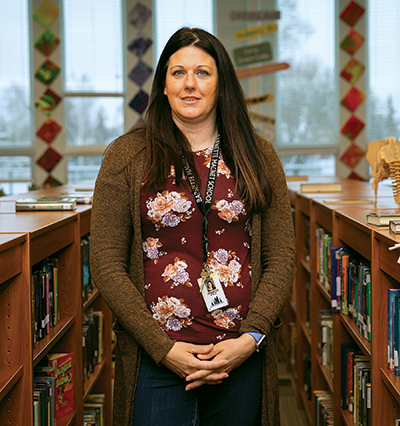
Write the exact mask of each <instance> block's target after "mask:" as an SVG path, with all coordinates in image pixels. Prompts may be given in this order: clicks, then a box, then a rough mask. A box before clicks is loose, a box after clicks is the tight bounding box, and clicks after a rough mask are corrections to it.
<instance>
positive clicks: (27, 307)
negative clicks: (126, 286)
mask: <svg viewBox="0 0 400 426" xmlns="http://www.w3.org/2000/svg"><path fill="white" fill-rule="evenodd" d="M69 190H71V187H58V188H52V189H51V190H49V192H51V193H61V192H62V191H69ZM35 192H36V193H37V195H41V194H43V193H46V192H47V191H35ZM30 195H32V194H31V193H30ZM5 198H8V199H10V198H12V197H5ZM90 213H91V206H90V205H79V206H78V207H77V209H76V211H75V212H29V213H22V212H19V213H1V214H0V302H1V306H2V309H1V310H0V317H1V320H0V418H1V419H2V421H3V420H7V422H6V423H5V424H12V425H21V426H25V425H28V424H29V425H31V424H33V408H32V406H33V370H34V368H35V366H37V365H38V364H39V363H40V362H41V361H42V360H44V359H45V357H46V355H47V354H49V353H51V352H73V353H74V409H75V410H74V412H73V413H71V414H68V415H66V416H64V417H61V418H59V419H58V420H57V421H56V425H57V426H69V425H76V426H81V425H83V404H84V401H85V399H86V398H87V396H88V395H89V394H90V393H102V394H105V401H106V406H105V422H104V424H105V426H111V419H112V373H111V321H112V316H111V312H110V310H109V309H108V307H107V306H106V304H105V302H104V300H103V299H102V297H101V295H100V293H99V292H98V290H97V289H96V288H94V290H93V291H92V293H91V294H90V295H89V297H88V299H87V300H85V301H84V300H83V297H82V279H83V277H82V275H83V273H82V267H81V238H82V237H83V236H84V235H87V234H89V232H90ZM48 257H56V258H57V259H58V296H59V308H60V312H61V317H60V321H59V322H58V324H57V325H55V326H54V327H52V328H50V332H49V334H48V335H47V336H45V338H44V339H41V340H39V341H38V342H36V344H34V342H33V332H32V327H33V325H32V323H33V316H32V314H33V312H32V301H31V271H32V267H34V266H35V265H37V264H39V263H40V262H43V260H44V259H46V258H48ZM3 306H6V309H5V310H4V309H3ZM91 308H93V310H95V311H102V312H103V315H104V353H103V359H102V361H101V362H100V363H99V364H97V365H96V366H95V368H94V371H93V373H92V374H90V377H89V378H88V379H87V380H85V382H84V380H83V368H82V363H83V355H82V316H83V315H84V313H85V312H86V311H87V310H89V309H91Z"/></svg>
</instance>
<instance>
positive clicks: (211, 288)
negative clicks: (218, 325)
mask: <svg viewBox="0 0 400 426" xmlns="http://www.w3.org/2000/svg"><path fill="white" fill-rule="evenodd" d="M197 283H198V284H199V287H200V291H201V295H202V296H203V299H204V303H205V304H206V306H207V310H208V312H212V311H214V310H215V309H219V308H223V307H225V306H228V300H227V298H226V296H225V293H224V290H223V288H222V285H221V282H220V281H219V278H218V275H217V274H211V275H210V276H208V277H207V278H205V279H204V283H203V278H199V279H198V280H197Z"/></svg>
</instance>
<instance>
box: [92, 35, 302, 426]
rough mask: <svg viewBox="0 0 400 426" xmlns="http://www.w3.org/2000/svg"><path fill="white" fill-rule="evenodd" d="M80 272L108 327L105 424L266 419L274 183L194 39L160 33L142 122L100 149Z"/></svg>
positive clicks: (226, 88)
mask: <svg viewBox="0 0 400 426" xmlns="http://www.w3.org/2000/svg"><path fill="white" fill-rule="evenodd" d="M91 272H92V276H93V279H94V281H95V283H96V285H97V286H98V288H99V290H100V292H101V293H102V295H103V297H104V299H105V300H106V302H107V304H108V305H109V306H110V308H111V310H112V312H113V313H114V315H115V318H116V323H115V327H114V329H115V332H116V334H117V349H116V372H115V398H114V425H124V426H128V425H129V426H130V425H134V426H137V425H143V424H146V425H150V426H152V425H159V424H163V425H174V426H181V425H201V426H210V425H214V424H215V425H217V424H218V425H225V424H230V425H246V426H251V425H259V424H262V425H271V426H272V425H278V424H279V396H278V377H277V357H276V337H277V332H278V328H279V326H280V319H279V317H278V315H279V312H280V310H281V308H282V305H283V303H284V301H285V300H286V298H287V295H288V292H289V289H290V286H291V283H292V279H293V274H294V238H293V227H292V219H291V213H290V204H289V199H288V193H287V187H286V181H285V176H284V173H283V170H282V167H281V164H280V161H279V159H278V157H277V155H276V153H275V151H274V149H273V148H272V146H271V144H270V143H268V142H267V141H265V140H264V139H262V138H261V137H259V136H257V135H256V134H255V133H254V131H253V128H252V125H251V122H250V120H249V117H248V114H247V108H246V103H245V100H244V96H243V93H242V90H241V87H240V84H239V82H238V79H237V77H236V74H235V71H234V67H233V65H232V62H231V60H230V58H229V55H228V54H227V52H226V51H225V49H224V47H223V46H222V44H221V43H220V42H219V41H218V40H217V39H216V38H215V37H214V36H212V35H211V34H209V33H207V32H206V31H203V30H200V29H189V28H182V29H180V30H178V31H177V32H176V33H175V34H174V35H173V36H172V37H171V38H170V40H169V41H168V43H167V44H166V46H165V48H164V50H163V52H162V54H161V57H160V60H159V63H158V66H157V69H156V72H155V76H154V81H153V87H152V92H151V97H150V102H149V107H148V110H147V113H146V116H145V120H144V124H143V125H142V126H141V127H140V128H138V129H135V130H133V131H131V132H129V133H128V134H126V135H124V136H122V137H120V138H118V139H117V140H116V141H115V142H114V143H113V144H112V145H111V146H110V147H109V148H108V150H107V152H106V155H105V157H104V161H103V164H102V167H101V170H100V173H99V175H98V178H97V181H96V187H95V194H94V201H93V210H92V229H91ZM264 346H265V347H264ZM263 347H264V348H263ZM210 385H214V386H210Z"/></svg>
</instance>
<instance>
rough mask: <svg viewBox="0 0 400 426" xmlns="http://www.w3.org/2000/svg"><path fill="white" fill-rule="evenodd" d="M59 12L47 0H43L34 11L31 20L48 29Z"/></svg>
mask: <svg viewBox="0 0 400 426" xmlns="http://www.w3.org/2000/svg"><path fill="white" fill-rule="evenodd" d="M59 12H60V10H59V8H58V7H57V6H55V5H54V4H53V3H51V2H50V1H48V0H43V1H42V3H41V4H40V6H39V7H38V8H37V9H36V11H35V12H34V14H33V15H32V18H33V20H34V21H36V22H38V23H39V24H40V25H43V26H44V27H45V28H49V27H50V26H51V24H52V23H53V22H54V20H55V19H56V18H57V16H58V14H59Z"/></svg>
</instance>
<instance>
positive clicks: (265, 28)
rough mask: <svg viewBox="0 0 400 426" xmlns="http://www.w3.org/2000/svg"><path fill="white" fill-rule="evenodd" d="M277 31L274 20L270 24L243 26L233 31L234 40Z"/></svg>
mask: <svg viewBox="0 0 400 426" xmlns="http://www.w3.org/2000/svg"><path fill="white" fill-rule="evenodd" d="M277 31H278V25H277V24H276V23H275V22H271V23H270V24H264V25H258V26H257V27H251V28H245V29H243V30H238V31H235V32H234V33H233V36H234V37H235V40H236V41H243V40H248V39H250V38H256V37H261V36H263V35H268V34H273V33H276V32H277Z"/></svg>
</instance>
